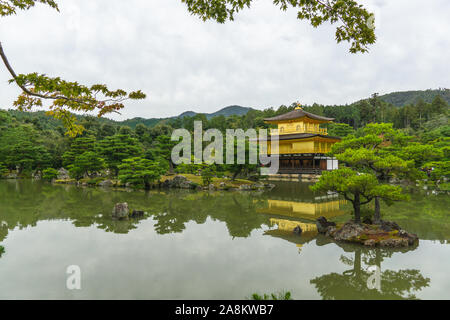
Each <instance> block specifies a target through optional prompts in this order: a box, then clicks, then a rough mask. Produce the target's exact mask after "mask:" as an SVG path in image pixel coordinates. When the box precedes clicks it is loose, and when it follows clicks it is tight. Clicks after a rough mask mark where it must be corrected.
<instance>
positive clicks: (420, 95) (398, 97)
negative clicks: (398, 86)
mask: <svg viewBox="0 0 450 320" xmlns="http://www.w3.org/2000/svg"><path fill="white" fill-rule="evenodd" d="M436 95H441V96H442V97H443V98H444V100H445V101H447V103H450V89H436V90H432V89H428V90H415V91H400V92H391V93H388V94H384V95H380V96H379V98H380V99H381V100H383V101H385V102H387V103H392V104H393V105H394V106H397V107H401V106H404V105H407V104H415V103H416V102H417V101H418V100H419V99H422V100H424V101H425V102H428V103H430V102H432V101H433V99H434V97H436Z"/></svg>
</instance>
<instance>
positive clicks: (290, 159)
mask: <svg viewBox="0 0 450 320" xmlns="http://www.w3.org/2000/svg"><path fill="white" fill-rule="evenodd" d="M337 166H338V163H337V160H336V159H334V158H330V157H326V156H324V155H321V154H307V155H303V154H298V155H280V159H279V169H278V173H294V174H295V173H310V174H320V172H322V171H325V170H334V169H337Z"/></svg>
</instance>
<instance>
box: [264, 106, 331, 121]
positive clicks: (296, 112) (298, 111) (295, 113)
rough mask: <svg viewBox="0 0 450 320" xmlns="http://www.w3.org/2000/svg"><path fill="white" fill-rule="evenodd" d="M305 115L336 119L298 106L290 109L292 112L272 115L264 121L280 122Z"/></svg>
mask: <svg viewBox="0 0 450 320" xmlns="http://www.w3.org/2000/svg"><path fill="white" fill-rule="evenodd" d="M303 117H308V118H310V119H313V120H319V121H333V120H334V118H327V117H322V116H318V115H316V114H313V113H309V112H306V111H304V110H303V109H301V108H296V109H295V110H293V111H290V112H287V113H284V114H280V115H278V116H275V117H272V118H265V119H264V121H267V122H278V121H287V120H294V119H299V118H303Z"/></svg>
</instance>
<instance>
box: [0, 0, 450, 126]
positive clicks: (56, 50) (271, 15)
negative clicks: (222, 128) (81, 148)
mask: <svg viewBox="0 0 450 320" xmlns="http://www.w3.org/2000/svg"><path fill="white" fill-rule="evenodd" d="M58 2H59V5H60V12H59V13H58V12H56V11H55V10H53V9H51V8H49V7H46V6H43V5H38V6H37V7H36V8H33V9H31V10H29V11H22V12H19V14H18V15H16V16H11V17H7V18H1V19H0V41H1V42H2V44H3V47H4V49H5V51H6V53H7V55H8V57H9V60H10V63H11V64H12V66H13V68H15V69H16V72H17V73H28V72H40V73H46V74H48V75H50V76H61V77H62V78H64V79H65V80H76V81H79V82H80V83H83V84H88V85H90V84H94V83H106V84H108V86H110V88H112V89H114V88H123V89H126V90H130V89H133V90H134V89H141V90H143V91H144V92H145V93H146V94H147V99H146V100H144V101H139V102H130V103H126V106H125V109H124V110H123V111H122V116H118V115H114V116H111V118H115V119H126V118H132V117H137V116H139V117H145V118H150V117H166V116H174V115H178V114H180V113H181V112H183V111H187V110H193V111H196V112H214V111H217V110H219V109H220V108H222V107H225V106H228V105H234V104H237V105H241V106H246V107H253V108H256V109H263V108H266V107H271V106H273V107H277V106H279V105H282V104H285V105H289V104H291V103H292V102H294V101H297V100H298V101H300V102H301V103H304V104H312V103H314V102H317V103H322V104H344V103H351V102H354V101H355V100H358V99H361V98H365V97H368V96H369V95H370V94H372V93H373V92H379V93H380V94H383V93H388V92H392V91H403V90H418V89H428V88H433V89H435V88H439V87H441V88H442V87H446V88H449V87H450V67H449V58H450V37H449V36H448V34H449V33H450V22H449V21H450V19H449V15H450V1H448V0H430V1H423V0H386V1H384V0H366V1H364V0H360V1H359V2H360V3H362V4H364V5H366V6H367V7H368V8H369V9H370V10H371V11H372V12H374V13H375V17H376V27H377V30H376V34H377V38H378V39H377V42H376V44H375V45H373V46H371V48H370V52H369V53H365V54H350V53H349V52H348V48H349V44H348V43H340V44H337V43H336V42H335V40H334V32H335V26H332V25H323V26H321V27H319V28H317V29H314V28H312V27H311V26H310V25H309V24H308V22H306V21H301V20H298V19H296V11H295V10H289V11H287V12H283V11H280V10H279V9H278V8H277V7H275V6H274V5H273V4H272V1H271V0H254V3H255V4H254V5H253V6H252V8H251V9H246V10H244V11H242V12H241V13H239V14H238V15H237V16H236V19H235V21H233V22H227V23H226V24H217V23H215V22H203V21H201V20H200V19H199V18H197V17H195V16H192V15H190V14H189V13H188V11H187V9H186V7H185V5H184V4H183V3H181V1H180V0H127V1H119V0H95V1H94V0H64V1H62V0H61V1H58ZM9 78H10V77H9V74H8V73H7V72H6V69H5V68H4V66H3V65H0V106H1V107H2V108H9V107H10V106H11V104H12V102H13V100H14V98H15V97H16V96H17V95H18V93H19V92H20V91H19V90H18V88H16V87H15V86H13V85H8V84H7V80H8V79H9Z"/></svg>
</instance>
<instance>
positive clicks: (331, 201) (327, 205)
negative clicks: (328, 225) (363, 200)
mask: <svg viewBox="0 0 450 320" xmlns="http://www.w3.org/2000/svg"><path fill="white" fill-rule="evenodd" d="M345 203H346V201H345V200H341V199H339V198H338V197H337V195H328V196H323V197H316V198H314V199H310V200H303V201H288V200H278V199H269V200H267V206H266V207H265V208H261V209H258V212H259V213H263V214H269V215H272V216H273V217H272V218H270V223H271V225H272V226H275V225H276V226H277V229H271V230H267V231H266V232H265V233H264V234H266V235H270V236H272V237H277V238H282V239H284V240H287V241H289V242H292V243H295V244H296V246H297V247H298V248H299V250H301V247H302V246H303V245H304V244H305V243H308V242H309V241H311V240H313V239H314V238H315V237H316V236H317V234H318V232H317V226H316V224H315V220H316V219H317V218H318V217H320V216H324V217H326V218H327V219H330V218H333V217H337V216H340V215H342V214H344V213H345V211H344V210H342V209H341V208H342V206H343V205H344V204H345ZM296 227H300V228H301V230H302V233H301V234H300V235H298V234H296V233H294V229H295V228H296Z"/></svg>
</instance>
